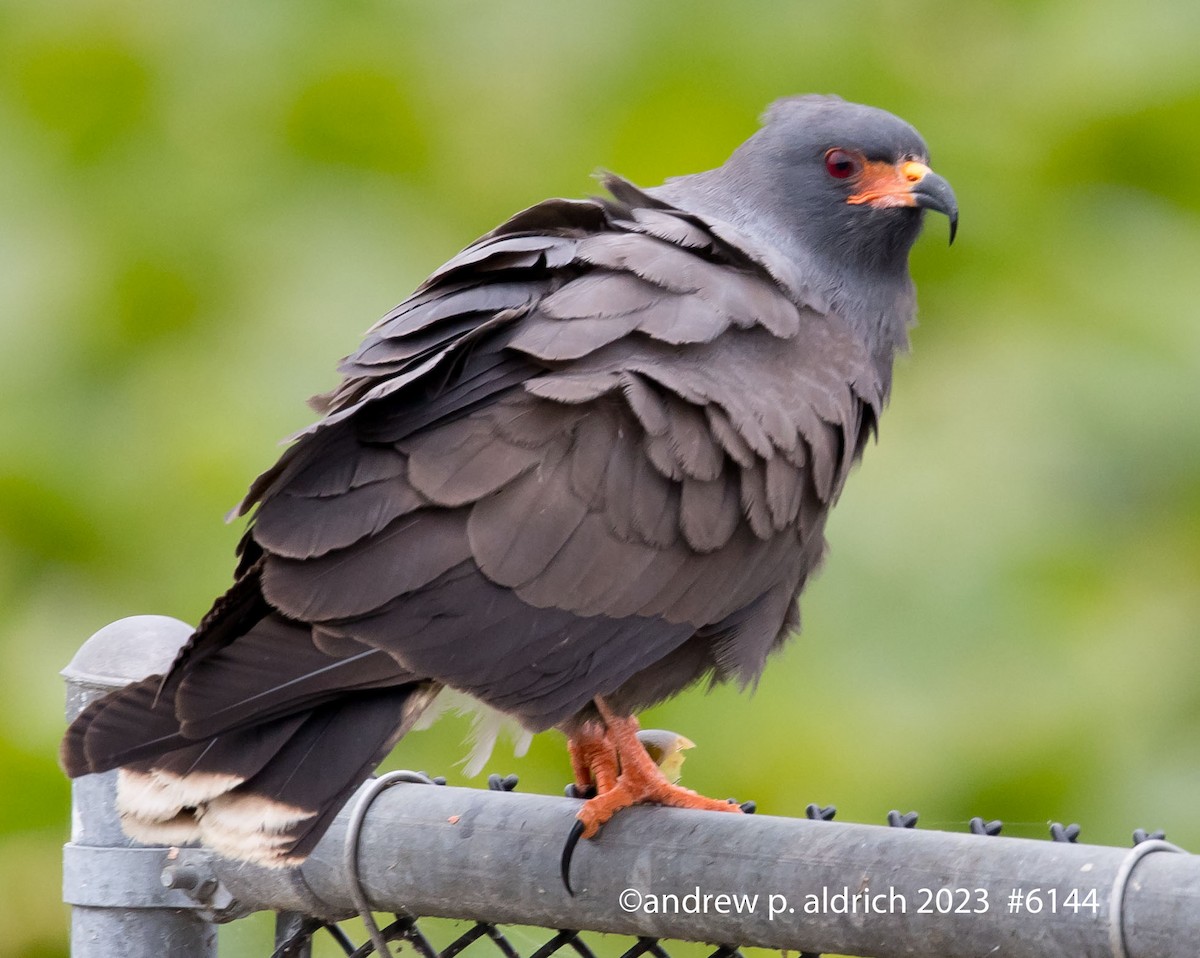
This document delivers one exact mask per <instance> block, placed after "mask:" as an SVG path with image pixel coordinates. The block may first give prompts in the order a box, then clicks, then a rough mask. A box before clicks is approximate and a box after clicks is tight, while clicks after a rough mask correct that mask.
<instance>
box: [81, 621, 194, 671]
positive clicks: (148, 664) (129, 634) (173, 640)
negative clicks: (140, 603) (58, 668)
mask: <svg viewBox="0 0 1200 958" xmlns="http://www.w3.org/2000/svg"><path fill="white" fill-rule="evenodd" d="M191 634H192V627H191V626H190V625H188V624H187V623H186V622H181V621H179V619H173V618H171V617H170V616H168V615H131V616H128V617H127V618H124V619H118V620H117V621H116V622H113V623H110V624H109V625H106V626H105V627H104V628H102V629H101V630H100V631H99V632H97V633H96V634H95V635H93V636H92V637H91V638H90V639H88V640H87V641H86V642H84V643H83V645H81V646H80V647H79V651H78V652H76V653H75V657H74V658H73V659H71V661H70V663H69V664H68V665H67V667H66V668H65V669H63V670H62V673H61V674H62V676H63V678H65V679H66V680H67V681H68V682H71V683H74V684H77V685H97V686H103V687H107V688H120V687H121V686H123V685H128V684H129V683H130V682H134V681H137V680H138V679H144V678H145V677H146V676H147V675H154V674H156V673H162V672H163V671H164V670H165V669H167V668H168V667H169V666H170V664H171V662H172V661H174V659H175V656H176V654H177V653H178V652H179V650H180V648H182V646H183V644H184V643H185V642H187V640H188V637H189V636H190V635H191Z"/></svg>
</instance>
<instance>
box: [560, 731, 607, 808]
mask: <svg viewBox="0 0 1200 958" xmlns="http://www.w3.org/2000/svg"><path fill="white" fill-rule="evenodd" d="M567 750H568V752H570V754H571V769H572V771H573V772H574V773H575V788H576V789H577V791H578V792H579V793H580V795H581V797H582V796H583V795H585V794H587V793H589V792H594V793H595V794H601V793H603V792H607V791H608V790H609V789H611V788H612V787H613V786H614V785H615V784H616V782H617V772H618V763H617V750H616V749H615V748H614V747H613V744H612V742H610V741H609V738H608V733H607V730H606V729H605V728H604V726H603V725H599V724H596V723H589V724H587V725H584V726H583V727H582V728H581V729H580V730H579V731H578V732H576V733H575V734H574V735H573V736H572V737H571V738H569V739H567Z"/></svg>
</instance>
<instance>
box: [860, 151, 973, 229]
mask: <svg viewBox="0 0 1200 958" xmlns="http://www.w3.org/2000/svg"><path fill="white" fill-rule="evenodd" d="M857 185H858V187H859V189H858V192H857V193H854V194H853V195H852V196H850V197H849V198H847V200H846V202H847V203H850V204H851V205H861V204H863V203H866V204H868V205H870V206H874V207H876V208H877V209H885V208H887V207H894V206H916V207H919V208H920V209H926V210H937V211H938V212H939V213H945V214H946V216H947V217H948V218H949V220H950V242H951V243H953V242H954V234H955V233H957V232H958V200H956V199H955V198H954V190H953V189H951V187H950V184H949V183H948V182H947V181H946V180H945V179H944V178H943V177H941V176H938V175H937V174H936V173H934V172H933V170H931V169H930V168H929V167H928V166H926V165H925V164H924V163H920V162H918V161H917V160H903V161H901V162H900V163H896V164H892V163H878V162H873V163H867V164H865V165H864V167H863V171H862V174H861V175H860V177H859V181H858V184H857Z"/></svg>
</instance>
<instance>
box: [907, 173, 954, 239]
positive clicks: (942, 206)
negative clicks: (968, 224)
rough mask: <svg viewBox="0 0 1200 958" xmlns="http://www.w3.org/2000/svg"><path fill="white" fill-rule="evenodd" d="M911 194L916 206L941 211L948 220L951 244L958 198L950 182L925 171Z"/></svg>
mask: <svg viewBox="0 0 1200 958" xmlns="http://www.w3.org/2000/svg"><path fill="white" fill-rule="evenodd" d="M912 195H913V198H914V201H915V205H916V206H918V207H920V208H921V209H925V210H935V211H936V212H938V213H942V214H943V215H944V216H945V217H946V218H947V219H948V220H949V221H950V242H951V244H953V243H954V237H955V236H956V235H957V234H958V200H957V199H956V198H955V196H954V189H953V188H952V187H951V186H950V184H949V183H948V182H946V180H945V179H944V178H942V177H940V176H938V175H937V174H936V173H926V174H925V176H924V177H922V179H921V181H920V183H918V184H917V186H916V187H915V188H914V189H913V193H912Z"/></svg>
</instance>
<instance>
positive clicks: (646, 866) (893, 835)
mask: <svg viewBox="0 0 1200 958" xmlns="http://www.w3.org/2000/svg"><path fill="white" fill-rule="evenodd" d="M187 631H188V630H187V627H186V626H184V625H182V623H176V622H173V620H163V619H159V618H156V617H138V618H137V619H133V620H123V621H122V622H120V623H115V624H114V625H113V626H110V627H108V629H106V630H102V631H101V632H100V633H98V634H97V635H96V636H95V637H93V639H92V640H90V641H89V643H88V644H87V645H86V646H85V647H84V648H83V649H82V650H81V651H80V654H79V655H78V656H77V657H76V659H75V660H74V661H73V662H72V664H71V666H69V667H68V669H67V670H66V672H65V673H64V674H66V675H67V678H68V681H69V683H70V689H71V691H70V693H69V696H68V712H69V714H73V713H74V712H75V711H77V710H78V709H79V708H81V707H82V705H83V704H84V703H85V702H86V701H87V700H88V699H90V697H92V696H94V695H96V694H99V693H100V692H101V691H103V690H106V689H107V688H111V687H114V686H116V685H120V684H122V683H123V682H126V681H129V680H130V679H132V678H135V677H140V676H141V675H143V674H146V673H148V672H149V671H154V670H158V669H160V668H162V660H169V658H170V657H171V655H173V653H174V650H175V649H176V648H177V647H178V644H179V642H180V641H182V639H184V638H186V635H187ZM135 647H136V648H138V649H139V650H140V651H139V652H138V654H137V655H136V656H132V657H131V656H129V655H128V653H127V652H122V651H121V650H128V649H130V648H135ZM148 650H157V651H156V652H154V651H148ZM122 655H125V658H124V659H122V658H121V656H122ZM130 673H134V674H130ZM391 782H392V780H389V781H387V782H382V783H378V784H376V785H375V786H374V787H370V786H367V787H364V790H362V791H360V792H359V797H358V799H357V800H356V801H352V802H351V803H350V805H349V806H348V808H347V809H345V810H343V812H342V813H341V815H339V817H338V819H337V821H336V822H335V823H334V825H333V826H332V828H331V829H330V831H329V833H328V834H327V835H326V836H325V838H324V839H323V840H322V842H321V843H320V845H319V846H318V847H317V849H316V850H315V851H314V853H313V854H312V856H311V857H310V858H309V859H308V861H307V862H306V863H305V864H304V865H303V866H302V867H301V868H299V869H293V870H271V869H265V868H260V867H255V866H251V865H246V864H241V863H236V862H231V861H228V860H224V859H220V858H217V857H215V856H213V855H211V854H210V853H208V852H206V851H204V850H202V849H192V848H185V849H164V848H151V849H144V848H140V847H133V846H131V845H130V844H129V843H128V841H127V840H126V839H124V838H123V837H122V836H121V834H120V831H119V827H118V825H117V822H116V817H115V812H114V811H113V809H112V793H113V789H114V784H113V776H112V775H111V774H110V775H101V776H90V777H89V778H86V779H83V780H80V781H78V782H76V783H75V793H74V802H75V807H74V823H75V827H74V829H73V841H72V842H71V843H70V844H69V845H68V846H67V847H66V849H65V856H64V864H65V868H64V897H65V900H66V901H68V902H69V903H71V904H72V905H73V906H74V910H73V914H74V918H73V931H72V935H73V940H72V944H73V953H74V954H75V955H77V956H109V955H118V954H119V955H122V956H126V958H140V956H142V955H162V954H179V955H200V956H206V955H215V953H216V952H215V948H216V946H215V934H214V932H213V928H214V925H213V922H220V921H228V920H232V919H234V918H237V917H240V916H242V915H244V914H246V913H248V912H251V911H257V910H262V909H272V910H276V911H281V912H285V913H288V917H287V918H286V919H285V920H284V922H283V923H282V925H281V929H282V930H281V932H280V935H279V937H278V938H277V943H278V944H279V945H280V950H279V951H278V952H277V953H278V954H280V955H281V956H283V955H285V954H291V955H297V956H298V955H302V954H304V953H305V951H304V949H305V948H306V947H307V937H306V936H308V935H310V934H311V932H312V931H313V929H314V928H315V927H317V926H318V924H319V922H321V921H325V922H333V921H337V920H340V919H342V918H345V917H348V916H350V915H353V914H355V913H356V911H357V908H356V899H358V898H359V892H360V890H361V895H362V896H363V897H364V898H365V900H366V902H367V903H369V905H370V907H371V908H372V909H375V910H377V911H381V912H391V913H393V914H395V915H397V916H398V919H399V921H398V922H397V923H395V924H394V925H393V926H392V928H391V934H393V935H395V936H397V937H399V938H402V939H403V940H405V941H406V942H407V943H408V945H409V946H410V947H413V948H415V949H416V950H417V951H418V952H419V953H421V954H422V955H423V956H424V958H433V955H434V954H435V952H434V951H433V950H432V949H431V946H429V945H428V942H426V941H425V940H424V938H422V937H421V935H420V930H419V928H418V927H417V926H416V925H415V924H414V923H413V921H412V919H414V918H416V917H418V916H420V917H429V916H440V917H448V918H458V919H467V920H471V921H476V922H482V923H483V924H479V925H475V926H473V927H472V928H471V929H470V930H469V931H468V932H467V935H466V936H465V938H466V939H468V940H464V941H460V942H459V943H456V944H455V945H453V946H451V947H450V948H449V949H446V950H445V951H444V952H443V955H444V956H445V958H453V955H454V954H456V953H457V952H458V951H461V950H462V949H463V948H465V947H467V946H468V945H469V944H471V942H472V941H474V940H476V939H480V938H490V939H491V940H492V941H493V942H494V943H495V945H496V946H497V947H499V948H500V952H501V953H502V954H504V955H505V956H506V958H517V955H516V952H515V951H514V950H513V949H512V946H511V945H510V944H509V943H508V942H507V940H505V939H504V938H503V935H502V933H501V932H500V931H498V930H497V929H496V927H495V926H496V925H498V924H507V923H512V924H520V925H541V926H545V927H546V928H548V929H555V930H562V929H567V930H572V931H573V930H580V929H588V930H593V931H599V932H610V933H618V934H622V935H630V936H634V937H635V938H636V939H638V941H637V942H635V943H633V945H632V947H631V951H630V952H628V953H627V954H629V955H630V958H633V956H636V955H637V954H642V953H649V954H653V955H655V956H656V958H663V955H665V952H663V951H662V948H661V946H660V945H659V943H658V942H659V940H660V939H668V938H669V939H682V940H690V941H701V942H710V943H714V944H715V945H722V946H725V947H723V948H721V949H719V953H721V954H724V955H728V954H732V953H733V952H734V949H736V948H737V947H740V946H762V947H768V948H774V949H786V950H792V951H800V952H802V953H808V954H818V953H833V952H836V953H840V954H851V955H863V956H875V958H893V956H895V958H899V956H912V955H920V956H924V958H959V956H961V958H968V956H969V958H977V956H986V955H1002V956H1004V958H1059V956H1061V958H1068V956H1069V958H1092V956H1095V958H1100V956H1105V958H1107V956H1112V958H1184V956H1187V958H1194V956H1195V955H1196V954H1197V949H1198V946H1197V944H1196V943H1197V942H1198V941H1200V858H1197V857H1196V856H1192V855H1187V854H1169V852H1178V849H1175V848H1174V846H1171V845H1168V844H1167V843H1166V842H1163V841H1160V840H1149V841H1145V842H1142V843H1140V844H1138V845H1137V846H1135V847H1134V848H1133V849H1132V850H1130V849H1118V848H1109V847H1101V846H1092V845H1081V844H1074V843H1072V842H1070V841H1055V842H1047V841H1031V840H1027V839H1015V838H997V837H991V836H989V835H987V834H952V833H947V832H936V831H918V830H914V829H911V828H904V827H892V828H889V827H881V826H870V825H854V824H840V823H835V822H832V821H823V820H820V819H819V816H818V817H817V819H816V820H793V819H783V818H773V817H768V816H758V815H756V816H726V815H711V814H705V813H703V812H691V811H682V810H665V809H655V808H635V809H630V810H629V811H628V812H625V813H623V814H622V815H620V816H618V817H617V818H616V819H615V820H614V821H613V822H611V823H610V824H609V825H608V826H606V827H605V829H604V831H603V833H602V834H601V836H600V837H599V838H598V839H597V840H595V841H590V842H583V843H581V845H580V847H579V849H578V850H577V852H576V855H575V862H574V865H573V866H572V882H573V885H574V888H575V896H574V897H572V896H570V895H568V893H567V892H566V890H565V888H564V887H563V883H562V880H561V878H560V875H559V855H560V852H561V850H562V846H563V842H564V840H565V838H566V835H567V833H568V831H569V830H570V827H571V824H572V822H573V819H574V814H575V811H576V809H577V807H578V806H577V803H575V802H573V801H571V800H568V799H564V798H555V797H549V796H540V795H524V794H520V793H514V792H507V791H504V790H483V789H462V788H451V787H447V786H437V785H433V784H420V783H415V782H411V781H399V782H398V783H397V784H396V785H395V787H385V786H387V785H389V784H391ZM368 805H369V807H368ZM356 809H357V811H358V812H359V815H358V816H357V817H356V816H355V814H354V812H355V810H356ZM898 824H903V823H902V822H898ZM979 830H980V831H981V832H982V831H985V830H984V829H979ZM348 852H349V853H348ZM356 858H357V862H355V859H356ZM300 916H311V917H310V918H302V917H300ZM572 931H564V932H562V933H561V934H558V935H555V934H548V938H547V941H548V944H547V946H546V947H543V948H541V949H539V951H538V952H537V958H546V956H548V955H549V954H551V953H553V951H554V950H555V949H558V948H564V947H565V948H572V949H574V951H575V953H576V954H577V955H580V956H582V958H587V956H588V954H589V953H588V952H587V949H586V946H583V945H582V944H578V940H577V939H575V938H574V937H573V934H572ZM289 935H290V936H291V939H290V940H289V938H288V936H289ZM347 947H349V946H347ZM506 948H507V949H508V950H507V951H506V950H505V949H506ZM581 949H582V950H581ZM656 949H657V950H656ZM368 951H369V946H367V947H366V948H364V949H360V951H359V952H358V953H360V954H366V953H368Z"/></svg>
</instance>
